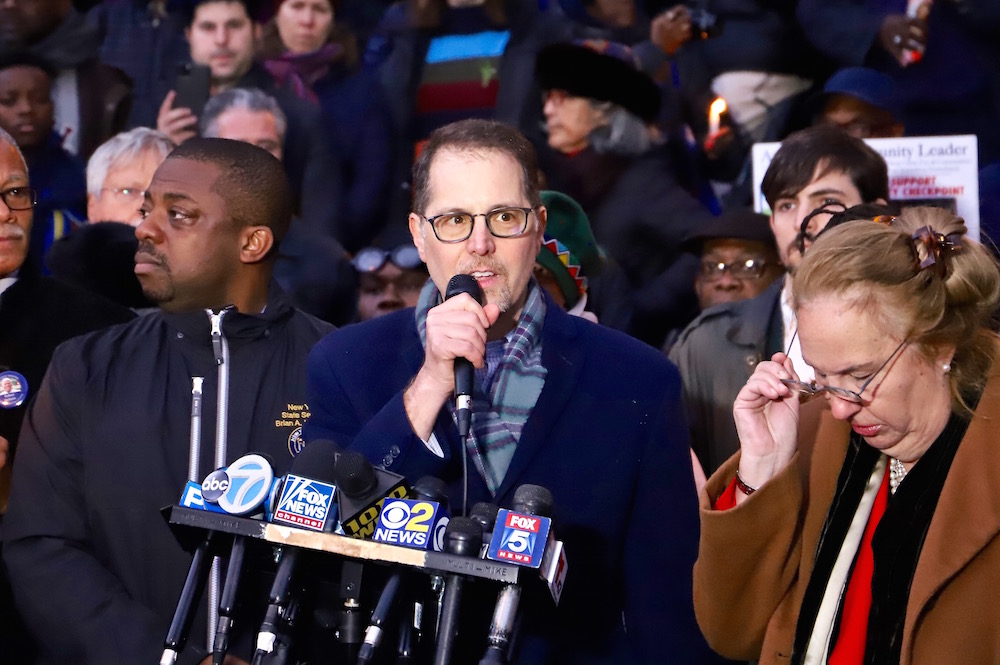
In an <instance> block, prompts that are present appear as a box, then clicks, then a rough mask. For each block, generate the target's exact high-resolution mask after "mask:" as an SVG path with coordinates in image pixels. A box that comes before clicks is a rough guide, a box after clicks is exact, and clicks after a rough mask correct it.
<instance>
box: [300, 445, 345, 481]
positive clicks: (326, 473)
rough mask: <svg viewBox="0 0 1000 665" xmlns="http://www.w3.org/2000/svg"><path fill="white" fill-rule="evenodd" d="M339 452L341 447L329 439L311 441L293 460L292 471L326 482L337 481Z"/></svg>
mask: <svg viewBox="0 0 1000 665" xmlns="http://www.w3.org/2000/svg"><path fill="white" fill-rule="evenodd" d="M338 452H340V448H339V447H338V446H337V444H336V443H334V442H333V441H330V440H329V439H317V440H315V441H309V442H308V443H306V445H305V447H304V448H303V449H302V450H301V451H300V452H299V454H298V455H296V456H295V459H294V460H292V469H291V473H294V474H295V475H297V476H303V477H305V478H312V479H313V480H320V481H322V482H324V483H336V480H337V471H336V469H337V453H338Z"/></svg>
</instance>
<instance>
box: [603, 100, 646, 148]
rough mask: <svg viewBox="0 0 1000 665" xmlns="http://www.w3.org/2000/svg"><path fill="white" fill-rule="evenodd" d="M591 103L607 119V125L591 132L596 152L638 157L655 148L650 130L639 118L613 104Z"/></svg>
mask: <svg viewBox="0 0 1000 665" xmlns="http://www.w3.org/2000/svg"><path fill="white" fill-rule="evenodd" d="M590 101H591V105H592V106H593V107H594V108H595V109H596V110H597V111H600V112H601V113H602V114H603V115H604V117H605V118H607V122H606V123H604V124H602V125H601V126H599V127H595V128H594V130H593V131H591V132H590V145H591V146H592V147H593V148H594V151H595V152H597V153H602V154H613V155H624V156H627V157H636V156H638V155H641V154H643V153H645V152H647V151H648V150H649V149H650V148H652V147H653V138H652V135H651V134H650V132H649V128H648V127H647V126H646V123H645V122H644V121H643V120H642V119H641V118H639V116H637V115H635V114H634V113H630V112H629V111H626V110H625V109H624V108H622V107H621V106H618V105H617V104H612V103H611V102H601V101H594V100H590Z"/></svg>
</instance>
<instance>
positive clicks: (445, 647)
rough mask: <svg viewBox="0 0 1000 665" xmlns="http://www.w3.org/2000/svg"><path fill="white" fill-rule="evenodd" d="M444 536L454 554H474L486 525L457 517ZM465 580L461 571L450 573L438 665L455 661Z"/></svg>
mask: <svg viewBox="0 0 1000 665" xmlns="http://www.w3.org/2000/svg"><path fill="white" fill-rule="evenodd" d="M444 537H445V549H446V550H447V551H448V552H449V553H450V554H455V555H457V556H470V557H474V556H476V555H477V554H479V547H480V545H482V543H483V527H481V526H480V525H479V522H476V521H475V520H473V519H471V518H469V517H456V518H455V519H453V520H452V521H451V522H450V523H449V524H448V529H447V531H445V536H444ZM463 581H464V580H463V579H462V576H461V575H456V574H451V575H449V576H448V581H447V584H446V586H445V589H444V602H443V603H442V608H441V619H440V622H439V624H438V626H439V628H438V641H437V650H436V651H435V653H434V665H448V664H449V663H450V662H451V652H452V643H453V642H454V639H455V634H456V633H457V631H458V606H459V603H460V601H461V598H462V584H463Z"/></svg>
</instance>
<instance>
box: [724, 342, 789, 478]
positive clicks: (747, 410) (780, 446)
mask: <svg viewBox="0 0 1000 665" xmlns="http://www.w3.org/2000/svg"><path fill="white" fill-rule="evenodd" d="M782 379H795V380H798V376H797V375H796V374H795V370H794V369H793V368H792V361H791V360H789V359H788V356H786V355H785V354H784V353H776V354H774V356H773V357H772V358H771V360H765V361H764V362H762V363H760V364H759V365H757V368H756V369H755V370H754V373H753V374H752V375H750V378H749V379H748V380H747V383H746V385H745V386H743V388H742V390H740V392H739V394H738V395H737V396H736V401H735V402H734V403H733V419H734V420H735V421H736V433H737V434H738V435H739V438H740V451H741V455H740V478H741V479H742V480H743V482H745V483H746V484H748V485H750V486H751V487H760V486H761V485H763V484H764V483H766V482H767V481H768V480H770V479H771V478H773V477H774V476H775V475H777V474H778V472H779V471H781V470H782V469H783V468H785V467H786V466H787V465H788V462H789V461H790V460H791V459H792V455H793V454H794V453H795V450H796V447H797V446H798V434H799V394H798V393H797V392H795V391H793V390H792V389H790V388H789V387H788V386H786V385H785V384H784V383H782V382H781V380H782ZM737 495H738V496H740V493H737Z"/></svg>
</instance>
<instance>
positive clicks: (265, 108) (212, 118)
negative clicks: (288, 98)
mask: <svg viewBox="0 0 1000 665" xmlns="http://www.w3.org/2000/svg"><path fill="white" fill-rule="evenodd" d="M229 109H245V110H247V111H250V112H252V113H270V114H271V115H273V116H274V124H275V125H276V128H277V130H278V138H279V139H280V140H281V141H282V142H284V140H285V130H286V129H287V128H288V121H287V120H286V119H285V112H284V111H282V110H281V107H280V106H278V102H277V101H276V100H275V99H274V97H272V96H271V95H269V94H267V93H266V92H264V91H263V90H259V89H257V88H230V89H229V90H226V91H224V92H220V93H219V94H217V95H215V96H214V97H212V98H211V99H209V100H208V103H207V104H205V110H204V111H202V113H201V135H202V136H204V137H205V138H218V137H219V127H218V124H219V116H221V115H222V114H223V113H225V112H226V111H228V110H229Z"/></svg>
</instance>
